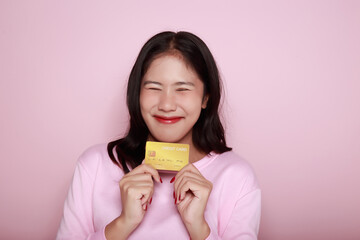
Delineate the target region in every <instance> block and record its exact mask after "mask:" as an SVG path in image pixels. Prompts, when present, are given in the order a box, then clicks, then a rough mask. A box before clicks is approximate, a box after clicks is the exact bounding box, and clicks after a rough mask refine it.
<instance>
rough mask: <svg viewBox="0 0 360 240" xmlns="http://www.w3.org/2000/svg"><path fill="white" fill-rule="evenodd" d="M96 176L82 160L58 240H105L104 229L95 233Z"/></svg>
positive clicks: (70, 190)
mask: <svg viewBox="0 0 360 240" xmlns="http://www.w3.org/2000/svg"><path fill="white" fill-rule="evenodd" d="M93 184H94V176H92V174H91V173H90V172H89V171H88V170H87V169H86V168H85V166H84V163H83V162H82V159H81V158H80V159H79V161H78V163H77V166H76V169H75V173H74V176H73V180H72V184H71V186H70V189H69V192H68V196H67V199H66V201H65V205H64V215H63V218H62V220H61V224H60V228H59V230H58V233H57V236H56V239H59V240H60V239H91V240H96V239H103V240H104V239H105V235H104V229H101V230H100V231H98V232H95V229H94V225H93V213H92V191H93Z"/></svg>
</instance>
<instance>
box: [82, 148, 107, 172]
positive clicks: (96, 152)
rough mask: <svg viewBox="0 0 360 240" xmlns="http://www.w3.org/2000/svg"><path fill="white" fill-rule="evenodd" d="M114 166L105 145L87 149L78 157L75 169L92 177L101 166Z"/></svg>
mask: <svg viewBox="0 0 360 240" xmlns="http://www.w3.org/2000/svg"><path fill="white" fill-rule="evenodd" d="M107 165H110V166H111V165H114V164H113V163H112V161H111V159H110V157H109V155H108V152H107V144H106V143H102V144H96V145H93V146H91V147H89V148H87V149H86V150H85V151H84V152H83V153H82V154H81V155H80V157H79V159H78V162H77V167H78V168H81V169H84V170H85V171H87V172H88V173H89V174H91V175H93V174H95V173H96V172H97V170H98V169H99V168H100V167H102V166H107Z"/></svg>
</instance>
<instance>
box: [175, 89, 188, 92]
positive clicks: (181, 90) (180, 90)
mask: <svg viewBox="0 0 360 240" xmlns="http://www.w3.org/2000/svg"><path fill="white" fill-rule="evenodd" d="M176 91H178V92H185V91H190V89H188V88H177V89H176Z"/></svg>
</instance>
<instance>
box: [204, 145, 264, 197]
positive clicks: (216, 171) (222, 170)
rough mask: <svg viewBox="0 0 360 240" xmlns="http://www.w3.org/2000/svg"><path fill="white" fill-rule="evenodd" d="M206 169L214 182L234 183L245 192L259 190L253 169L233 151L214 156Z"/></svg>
mask: <svg viewBox="0 0 360 240" xmlns="http://www.w3.org/2000/svg"><path fill="white" fill-rule="evenodd" d="M206 169H207V170H208V174H209V175H212V176H213V177H214V180H215V181H218V180H220V181H225V182H228V183H233V184H234V183H236V184H237V185H238V186H242V187H243V188H245V189H243V190H245V191H252V190H254V189H256V188H259V186H258V182H257V178H256V175H255V172H254V169H253V168H252V166H251V165H250V163H249V162H248V161H246V160H245V159H244V158H242V157H241V156H239V155H238V154H236V153H235V152H233V151H229V152H224V153H221V154H215V155H214V158H213V160H212V161H211V163H209V165H208V166H207V167H206Z"/></svg>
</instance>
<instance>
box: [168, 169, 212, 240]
mask: <svg viewBox="0 0 360 240" xmlns="http://www.w3.org/2000/svg"><path fill="white" fill-rule="evenodd" d="M174 190H175V191H174V195H175V204H176V205H177V209H178V211H179V213H180V216H181V219H182V220H183V222H184V224H185V226H186V228H187V230H188V232H189V234H190V237H191V239H193V240H194V239H205V238H206V237H207V236H208V235H209V234H210V228H209V226H208V224H207V222H206V220H205V217H204V212H205V208H206V205H207V202H208V199H209V196H210V193H211V190H212V183H211V182H210V181H208V180H207V179H206V178H204V177H203V176H202V175H201V173H200V172H199V170H198V169H197V168H196V167H195V166H194V165H193V164H188V165H187V166H185V167H184V168H183V169H181V171H180V172H178V173H177V174H176V176H175V181H174Z"/></svg>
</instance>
